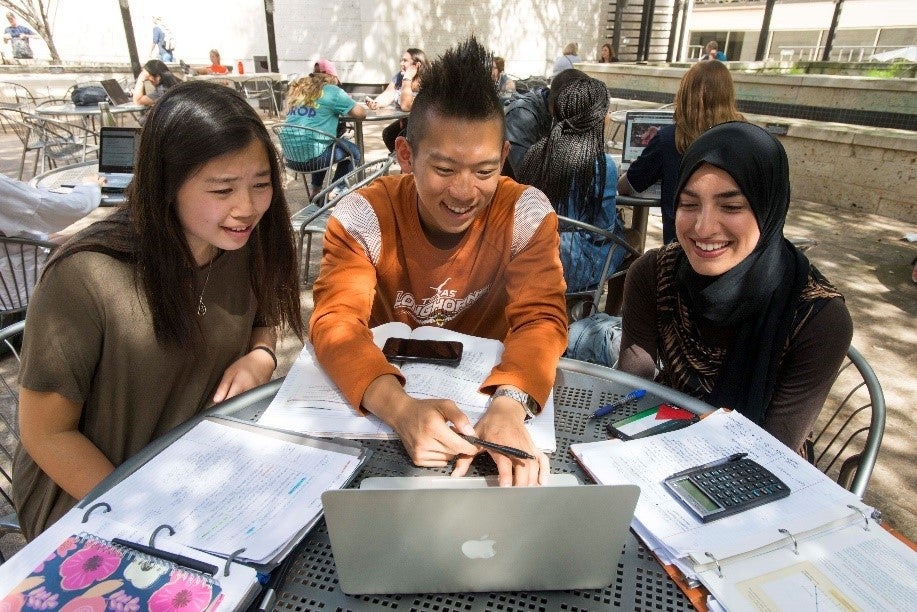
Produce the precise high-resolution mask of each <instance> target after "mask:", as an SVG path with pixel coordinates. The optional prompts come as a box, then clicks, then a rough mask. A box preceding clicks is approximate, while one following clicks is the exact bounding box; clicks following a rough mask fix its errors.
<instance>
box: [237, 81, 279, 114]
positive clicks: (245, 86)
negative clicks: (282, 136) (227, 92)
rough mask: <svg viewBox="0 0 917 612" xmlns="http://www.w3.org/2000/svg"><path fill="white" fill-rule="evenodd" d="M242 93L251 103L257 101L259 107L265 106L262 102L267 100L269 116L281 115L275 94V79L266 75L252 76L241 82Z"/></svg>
mask: <svg viewBox="0 0 917 612" xmlns="http://www.w3.org/2000/svg"><path fill="white" fill-rule="evenodd" d="M239 87H240V89H241V90H242V95H244V96H245V99H246V100H248V101H249V103H255V102H257V104H258V106H257V108H258V109H261V108H263V105H262V102H263V101H267V110H268V116H269V117H276V116H278V115H280V109H279V107H278V105H277V96H276V95H275V94H274V81H272V80H271V79H266V78H264V77H252V78H250V79H245V80H244V81H241V82H240V83H239Z"/></svg>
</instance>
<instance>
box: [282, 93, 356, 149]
mask: <svg viewBox="0 0 917 612" xmlns="http://www.w3.org/2000/svg"><path fill="white" fill-rule="evenodd" d="M355 104H356V102H354V101H353V99H352V98H351V97H350V96H348V95H347V92H345V91H344V90H343V89H341V88H340V87H338V86H336V85H325V86H323V87H322V95H320V96H319V97H318V99H316V100H315V101H314V102H313V105H314V106H294V107H293V108H291V109H290V110H289V112H287V118H286V120H285V122H284V124H285V125H304V126H306V127H310V128H314V129H317V130H321V131H322V132H325V133H326V134H331V135H334V134H336V133H337V127H338V118H339V117H340V116H341V115H346V114H347V113H348V112H350V109H352V108H353V107H354V105H355ZM280 142H281V145H282V146H283V151H284V155H285V156H286V157H287V159H290V160H292V161H299V162H305V161H309V160H310V159H312V158H313V157H318V156H319V155H321V154H322V152H323V151H324V150H325V149H326V148H327V147H328V145H329V144H331V140H330V139H329V138H327V137H323V136H320V135H319V134H315V133H314V132H307V131H303V130H286V129H283V130H281V131H280Z"/></svg>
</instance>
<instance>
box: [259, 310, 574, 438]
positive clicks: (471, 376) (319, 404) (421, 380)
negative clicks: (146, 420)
mask: <svg viewBox="0 0 917 612" xmlns="http://www.w3.org/2000/svg"><path fill="white" fill-rule="evenodd" d="M372 331H373V340H374V341H375V343H376V344H377V345H378V346H379V347H380V348H381V347H382V345H384V344H385V341H386V340H387V339H388V338H391V337H398V338H406V337H408V335H410V337H411V338H417V339H429V340H457V341H459V342H461V343H462V346H463V352H462V361H461V364H460V365H458V366H456V367H453V366H446V365H434V364H430V363H408V364H405V365H403V366H401V372H402V374H404V377H405V379H406V383H405V386H404V388H405V391H406V392H407V393H408V395H410V396H412V397H415V398H418V399H427V398H446V399H451V400H453V401H454V402H455V403H456V404H457V405H458V407H459V408H460V409H461V410H462V411H463V412H464V413H465V414H466V415H467V416H468V418H469V419H470V420H471V422H472V423H475V422H476V421H477V420H478V419H480V418H481V416H482V415H483V414H484V411H485V409H486V407H487V401H488V400H489V399H490V396H488V395H485V394H483V393H480V392H479V391H478V388H479V387H480V386H481V383H483V382H484V379H486V378H487V376H488V375H489V374H490V371H491V370H492V369H493V368H494V367H495V366H496V365H497V364H498V363H499V362H500V356H501V355H502V354H503V343H502V342H500V341H499V340H491V339H488V338H479V337H476V336H469V335H466V334H460V333H458V332H454V331H450V330H446V329H441V328H439V327H418V328H416V329H414V330H413V331H412V330H411V328H409V327H408V326H407V325H405V324H404V323H386V324H385V325H380V326H378V327H375V328H373V330H372ZM258 423H259V424H261V425H265V426H267V427H277V428H281V429H286V430H289V431H297V432H300V433H304V434H308V435H312V436H323V437H338V438H353V439H362V438H366V439H371V438H385V439H394V438H395V437H396V435H395V432H394V431H393V430H392V428H391V427H389V426H388V425H386V424H385V423H383V422H382V421H381V420H379V418H378V417H376V416H375V415H372V414H369V415H366V416H361V415H360V414H358V413H357V411H356V410H354V409H353V408H352V407H351V406H350V404H349V403H348V402H347V400H346V399H345V398H344V396H343V395H342V394H341V391H340V389H338V387H337V385H335V384H334V382H332V380H331V379H330V378H328V375H327V374H325V371H324V370H322V368H321V366H319V364H318V361H317V360H316V358H315V352H314V351H313V349H312V345H311V344H309V343H308V342H307V343H306V345H305V346H304V347H303V350H302V352H301V353H300V354H299V357H298V358H297V359H296V362H295V363H294V364H293V366H292V367H291V368H290V371H289V372H288V373H287V376H286V379H285V380H284V382H283V385H282V386H281V387H280V390H279V391H278V392H277V395H276V396H275V397H274V400H273V401H272V402H271V404H270V405H269V406H268V407H267V409H266V410H265V411H264V414H263V415H261V418H260V419H259V420H258ZM527 427H528V429H529V434H530V435H531V436H532V441H533V442H534V443H535V445H536V446H538V448H540V449H542V450H543V451H546V452H553V451H555V450H556V449H557V440H556V437H555V432H554V398H553V397H550V396H549V397H548V401H547V402H546V404H545V406H544V409H543V410H542V411H541V414H539V415H538V416H537V417H535V418H534V419H532V420H531V421H529V423H528V424H527Z"/></svg>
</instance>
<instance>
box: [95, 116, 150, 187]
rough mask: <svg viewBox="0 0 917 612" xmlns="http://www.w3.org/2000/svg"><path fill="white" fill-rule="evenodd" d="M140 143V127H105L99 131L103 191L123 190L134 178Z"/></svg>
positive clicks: (100, 172) (100, 170)
mask: <svg viewBox="0 0 917 612" xmlns="http://www.w3.org/2000/svg"><path fill="white" fill-rule="evenodd" d="M139 145H140V128H139V127H103V128H102V129H101V131H100V132H99V176H104V177H105V181H106V182H105V185H104V186H103V187H102V191H103V192H105V193H117V192H123V191H124V190H125V189H126V188H127V186H128V184H129V183H130V182H131V179H133V178H134V160H135V159H136V157H137V147H138V146H139Z"/></svg>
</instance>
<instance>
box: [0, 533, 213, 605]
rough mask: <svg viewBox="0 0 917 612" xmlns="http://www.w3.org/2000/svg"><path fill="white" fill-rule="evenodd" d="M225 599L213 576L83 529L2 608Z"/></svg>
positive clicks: (197, 602)
mask: <svg viewBox="0 0 917 612" xmlns="http://www.w3.org/2000/svg"><path fill="white" fill-rule="evenodd" d="M222 600H223V595H222V594H221V588H220V584H219V583H218V582H217V581H216V580H214V579H213V578H212V577H210V576H207V575H205V574H201V573H198V572H195V571H192V570H189V569H186V568H183V567H180V566H177V565H175V564H173V563H170V562H167V561H164V560H162V559H158V558H156V557H152V556H149V555H146V554H143V553H140V552H136V551H134V550H131V549H128V548H125V547H122V546H118V545H115V544H112V543H111V542H108V541H107V540H103V539H101V538H98V537H95V536H92V535H87V534H80V535H74V536H71V537H69V538H67V539H66V540H64V542H63V543H61V545H60V546H58V547H57V549H56V550H54V551H52V552H51V554H50V555H49V556H48V557H47V558H46V559H45V560H44V562H42V563H41V564H39V566H38V567H36V568H35V569H34V570H33V571H32V573H31V574H30V575H29V576H28V577H27V578H26V579H24V580H23V581H22V582H21V583H19V585H18V586H17V587H16V588H15V589H13V591H12V592H10V593H8V594H7V595H6V596H5V597H4V598H3V599H0V612H18V611H19V610H60V611H61V612H76V611H79V612H105V611H106V610H109V611H117V612H139V611H140V610H149V611H150V612H173V611H174V612H204V611H207V612H211V611H215V610H217V609H218V608H219V606H220V603H221V602H222Z"/></svg>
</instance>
